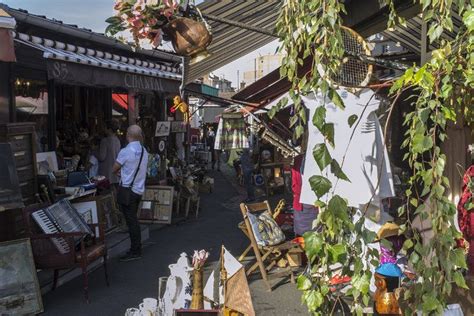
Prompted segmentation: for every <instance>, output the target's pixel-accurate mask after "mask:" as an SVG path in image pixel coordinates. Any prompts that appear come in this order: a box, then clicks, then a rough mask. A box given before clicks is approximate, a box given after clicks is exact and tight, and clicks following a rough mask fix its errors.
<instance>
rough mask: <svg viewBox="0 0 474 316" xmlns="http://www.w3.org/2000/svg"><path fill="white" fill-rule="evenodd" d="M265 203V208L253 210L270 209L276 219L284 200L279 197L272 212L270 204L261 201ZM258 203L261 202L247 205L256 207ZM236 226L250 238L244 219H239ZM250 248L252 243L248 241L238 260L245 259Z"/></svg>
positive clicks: (283, 205)
mask: <svg viewBox="0 0 474 316" xmlns="http://www.w3.org/2000/svg"><path fill="white" fill-rule="evenodd" d="M262 203H264V204H265V208H263V207H262V209H261V210H258V209H256V210H255V211H270V213H272V217H273V219H275V220H276V218H277V217H278V215H280V213H281V211H282V210H283V208H284V207H285V204H286V203H285V200H284V199H281V200H280V201H279V202H278V204H277V206H276V207H275V210H274V211H273V212H272V210H271V208H270V204H268V201H264V202H262ZM258 204H261V203H257V204H248V205H247V206H252V205H255V207H258ZM252 207H253V206H252ZM238 227H239V229H240V230H241V231H242V232H243V233H244V234H245V236H247V237H248V238H249V240H250V236H249V234H248V232H247V227H246V226H245V222H244V221H241V222H240V223H239V224H238ZM250 250H252V243H249V245H248V246H247V248H245V250H244V252H242V254H241V255H240V257H239V259H238V260H239V261H243V260H244V259H245V257H246V256H247V254H248V253H249V251H250Z"/></svg>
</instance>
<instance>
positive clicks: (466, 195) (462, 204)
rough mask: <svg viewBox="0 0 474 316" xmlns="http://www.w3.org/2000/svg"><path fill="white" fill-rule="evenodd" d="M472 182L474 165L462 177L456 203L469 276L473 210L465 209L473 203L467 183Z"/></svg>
mask: <svg viewBox="0 0 474 316" xmlns="http://www.w3.org/2000/svg"><path fill="white" fill-rule="evenodd" d="M472 181H474V165H472V166H470V167H469V168H468V169H467V171H466V173H465V174H464V177H463V186H462V195H461V199H460V200H459V203H458V222H459V227H460V228H461V232H462V235H463V237H464V239H466V241H467V242H469V253H468V255H467V262H468V268H469V274H471V275H473V274H474V210H472V209H471V210H469V209H467V206H468V205H469V204H468V203H469V202H473V196H472V192H471V189H470V188H469V183H470V182H472Z"/></svg>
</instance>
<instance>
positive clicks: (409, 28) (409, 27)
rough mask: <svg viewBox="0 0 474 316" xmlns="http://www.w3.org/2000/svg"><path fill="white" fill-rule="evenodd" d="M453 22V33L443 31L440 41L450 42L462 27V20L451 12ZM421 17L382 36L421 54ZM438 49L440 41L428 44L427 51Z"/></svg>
mask: <svg viewBox="0 0 474 316" xmlns="http://www.w3.org/2000/svg"><path fill="white" fill-rule="evenodd" d="M451 14H452V20H453V31H452V32H448V31H444V32H443V33H442V34H441V39H445V40H448V41H452V40H453V39H454V38H455V37H456V36H457V33H458V32H459V28H460V27H461V26H462V18H461V17H460V16H459V15H458V14H457V13H456V12H454V11H452V12H451ZM422 23H423V20H422V17H421V15H417V16H415V17H413V18H411V19H408V20H407V21H406V26H403V25H398V26H396V27H395V28H394V29H393V30H385V31H384V32H383V33H382V34H383V35H385V36H387V37H389V38H390V39H392V40H393V41H395V42H399V43H400V44H401V45H402V46H403V47H405V48H406V49H408V50H410V51H412V52H414V53H417V54H419V55H420V54H421V42H422V41H421V37H422V36H421V30H422ZM439 47H440V40H438V41H436V42H434V43H432V44H430V46H429V47H428V51H432V50H434V49H438V48H439Z"/></svg>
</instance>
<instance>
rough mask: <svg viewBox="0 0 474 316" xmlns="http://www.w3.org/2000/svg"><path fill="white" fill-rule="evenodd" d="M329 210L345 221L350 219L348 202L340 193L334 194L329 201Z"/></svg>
mask: <svg viewBox="0 0 474 316" xmlns="http://www.w3.org/2000/svg"><path fill="white" fill-rule="evenodd" d="M328 210H329V211H330V212H331V213H332V214H333V215H335V216H336V217H337V218H339V219H340V220H342V221H343V222H348V221H349V215H348V214H347V202H346V201H345V200H344V199H343V198H342V197H340V196H339V195H334V196H333V197H332V198H331V200H329V203H328Z"/></svg>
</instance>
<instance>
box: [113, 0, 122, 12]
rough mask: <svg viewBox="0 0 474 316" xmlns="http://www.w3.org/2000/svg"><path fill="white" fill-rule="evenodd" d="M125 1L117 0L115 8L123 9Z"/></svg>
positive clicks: (117, 9)
mask: <svg viewBox="0 0 474 316" xmlns="http://www.w3.org/2000/svg"><path fill="white" fill-rule="evenodd" d="M122 6H123V2H122V0H117V1H115V5H114V10H116V11H120V10H121V9H122Z"/></svg>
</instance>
